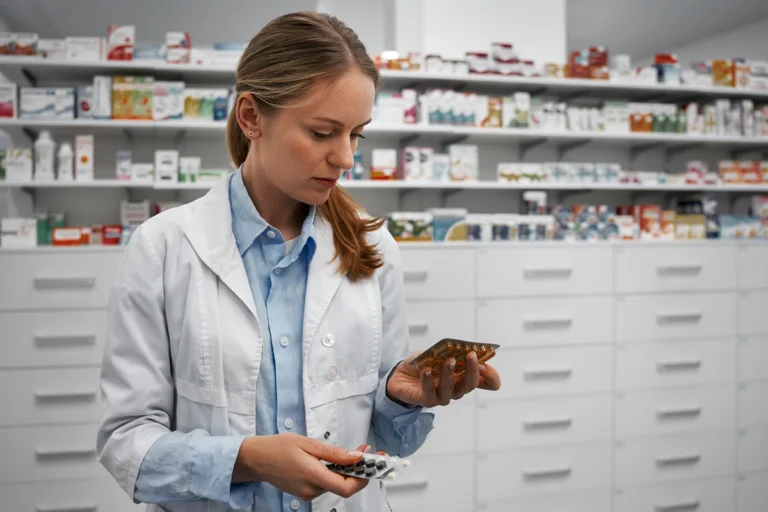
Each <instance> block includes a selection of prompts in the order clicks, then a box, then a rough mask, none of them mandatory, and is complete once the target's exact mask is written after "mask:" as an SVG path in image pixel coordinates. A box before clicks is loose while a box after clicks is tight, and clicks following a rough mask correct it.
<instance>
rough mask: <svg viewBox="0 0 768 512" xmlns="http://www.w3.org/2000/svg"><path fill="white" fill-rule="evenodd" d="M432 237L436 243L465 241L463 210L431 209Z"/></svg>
mask: <svg viewBox="0 0 768 512" xmlns="http://www.w3.org/2000/svg"><path fill="white" fill-rule="evenodd" d="M429 213H430V214H431V215H432V237H433V239H434V240H435V241H436V242H449V241H466V240H467V223H466V218H467V210H466V209H465V208H432V209H430V210H429Z"/></svg>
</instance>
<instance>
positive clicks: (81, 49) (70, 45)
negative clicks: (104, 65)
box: [64, 37, 106, 61]
mask: <svg viewBox="0 0 768 512" xmlns="http://www.w3.org/2000/svg"><path fill="white" fill-rule="evenodd" d="M64 44H65V45H66V47H67V60H79V61H83V60H88V61H97V60H101V59H102V57H103V56H105V55H106V41H105V40H104V38H100V37H67V38H65V39H64Z"/></svg>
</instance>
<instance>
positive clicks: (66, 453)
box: [35, 448, 96, 459]
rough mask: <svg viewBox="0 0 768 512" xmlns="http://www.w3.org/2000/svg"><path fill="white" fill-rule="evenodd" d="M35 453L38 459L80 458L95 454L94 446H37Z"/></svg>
mask: <svg viewBox="0 0 768 512" xmlns="http://www.w3.org/2000/svg"><path fill="white" fill-rule="evenodd" d="M35 455H37V457H38V458H40V459H43V458H45V459H53V458H57V459H58V458H81V457H93V456H94V455H96V449H95V448H38V449H36V450H35Z"/></svg>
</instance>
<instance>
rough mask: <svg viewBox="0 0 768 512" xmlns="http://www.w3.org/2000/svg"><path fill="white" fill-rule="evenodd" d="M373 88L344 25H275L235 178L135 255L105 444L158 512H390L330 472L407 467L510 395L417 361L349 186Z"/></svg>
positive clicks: (238, 125)
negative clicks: (459, 418) (458, 425)
mask: <svg viewBox="0 0 768 512" xmlns="http://www.w3.org/2000/svg"><path fill="white" fill-rule="evenodd" d="M377 85H378V73H377V71H376V69H375V67H374V65H373V64H372V62H371V60H370V58H369V57H368V55H367V53H366V51H365V47H364V46H363V45H362V43H361V42H360V41H359V40H358V38H357V36H356V35H355V33H354V32H353V31H352V30H350V29H349V28H348V27H346V26H345V25H344V24H342V23H341V22H339V21H338V20H337V19H335V18H333V17H330V16H327V15H322V14H317V13H298V14H290V15H286V16H282V17H280V18H278V19H276V20H273V21H272V22H271V23H269V24H268V25H267V26H265V27H264V29H263V30H262V31H261V32H259V34H257V35H256V37H255V38H254V39H253V40H252V41H251V42H250V44H249V45H248V48H247V49H246V51H245V53H244V55H243V57H242V59H241V61H240V64H239V67H238V70H237V83H236V91H237V94H238V97H237V102H236V104H235V106H234V107H233V111H232V112H231V113H230V116H229V122H228V126H227V143H228V146H229V152H230V155H231V157H232V159H233V160H234V162H235V163H236V164H237V165H238V166H239V169H238V171H237V172H235V173H233V174H232V175H231V176H229V177H228V178H227V179H225V180H222V182H221V183H219V184H217V185H216V186H215V187H214V188H213V189H212V190H211V191H210V192H209V193H208V194H206V195H205V196H204V197H203V198H201V199H199V200H197V201H194V202H192V203H190V204H187V205H184V206H182V207H179V208H175V209H172V210H169V211H167V212H165V213H162V214H160V215H157V216H156V217H154V218H152V219H150V220H149V221H147V222H145V223H144V224H143V225H141V227H139V228H138V229H137V230H136V232H135V233H134V235H133V236H132V238H131V241H130V243H129V244H128V246H127V247H126V252H125V256H124V259H123V262H122V264H121V267H120V270H119V271H118V275H117V278H116V281H115V285H114V288H113V291H112V296H111V300H110V306H109V324H108V332H107V341H106V344H107V346H106V352H105V355H104V365H103V371H102V380H101V383H102V386H101V387H102V396H103V403H104V407H105V414H104V418H103V421H102V424H101V428H100V431H99V435H98V449H99V451H100V460H101V462H102V464H103V465H104V466H105V467H106V468H107V470H108V471H109V472H110V473H111V474H112V476H113V477H114V478H115V479H116V480H117V482H119V484H120V485H121V486H122V488H123V489H124V490H125V491H126V492H127V493H128V495H129V496H130V497H131V498H133V499H134V501H137V502H145V503H150V504H155V505H150V506H149V510H155V511H156V510H170V511H185V512H187V511H219V510H221V511H223V510H227V509H251V510H259V511H261V510H264V511H278V510H282V511H293V510H304V511H309V510H323V511H339V512H340V511H344V510H347V511H372V512H380V511H383V510H385V509H386V505H385V501H386V498H385V496H384V491H383V490H382V489H381V486H380V485H378V484H376V485H366V484H367V483H368V482H367V481H365V480H362V479H357V478H352V477H344V476H341V475H338V474H336V473H333V472H331V471H330V470H328V469H327V468H326V467H325V465H324V464H323V462H321V461H327V462H335V463H340V464H350V463H354V462H356V461H357V460H359V459H360V457H361V456H362V453H361V451H363V450H367V449H370V448H372V447H373V448H375V449H376V450H382V451H384V452H387V453H393V454H400V455H403V456H407V455H409V454H411V453H413V452H414V451H416V450H417V449H418V448H419V447H420V446H421V445H422V444H423V443H424V441H425V439H426V437H427V434H428V433H429V431H430V430H431V429H432V419H433V414H432V413H430V412H428V411H425V410H424V409H425V408H430V407H435V406H437V405H448V404H449V402H450V401H451V400H453V399H459V398H461V397H462V396H463V395H465V394H466V393H469V392H470V391H472V390H474V389H475V388H478V387H481V388H485V389H498V388H499V386H500V381H499V376H498V374H497V373H496V372H495V370H493V369H492V368H491V367H489V366H483V367H481V366H480V365H478V363H477V359H476V356H474V355H472V356H471V357H470V358H469V362H468V368H467V371H466V372H465V373H464V374H463V376H462V377H460V378H459V377H457V378H454V375H453V371H452V370H453V368H452V365H453V364H455V362H453V361H449V362H447V363H446V365H445V367H444V368H443V370H442V371H441V373H440V375H434V376H433V375H431V373H430V372H429V371H428V370H425V371H424V372H419V371H418V370H417V369H415V368H414V367H413V366H411V365H409V364H408V362H409V361H410V359H411V358H412V357H414V355H411V356H407V347H408V328H407V323H406V318H405V302H404V298H403V283H402V270H401V262H400V255H399V252H398V248H397V245H396V244H395V242H394V240H393V239H392V237H391V236H390V235H389V233H388V232H387V231H386V229H385V228H384V227H383V221H382V220H379V219H373V218H370V217H368V216H366V215H365V214H364V212H363V211H362V210H361V208H360V207H359V206H358V205H357V204H356V203H355V202H354V201H353V200H352V198H351V197H350V196H349V195H348V194H347V193H346V192H345V191H344V190H343V189H342V188H340V187H339V186H337V184H336V181H337V180H338V179H339V177H340V175H341V173H342V170H343V169H349V168H351V167H352V166H353V153H354V151H355V148H356V147H357V141H358V139H360V138H362V130H363V127H364V126H365V125H366V124H367V123H368V122H369V121H370V115H371V111H372V107H373V102H374V98H375V91H376V87H377ZM355 446H357V449H356V450H354V451H347V450H348V449H349V448H353V447H355ZM312 506H314V508H312Z"/></svg>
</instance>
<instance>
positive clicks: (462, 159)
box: [448, 144, 478, 181]
mask: <svg viewBox="0 0 768 512" xmlns="http://www.w3.org/2000/svg"><path fill="white" fill-rule="evenodd" d="M448 154H449V155H450V157H451V180H452V181H477V178H478V154H477V146H475V145H471V144H452V145H451V146H450V147H449V148H448Z"/></svg>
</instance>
